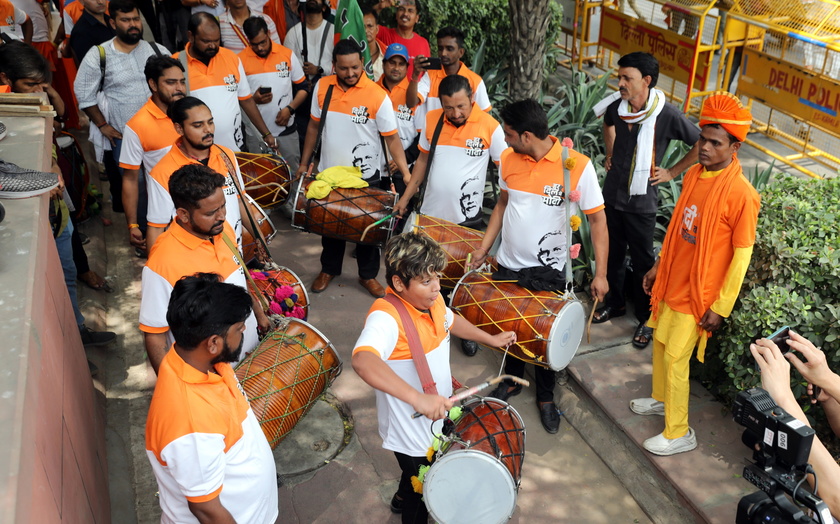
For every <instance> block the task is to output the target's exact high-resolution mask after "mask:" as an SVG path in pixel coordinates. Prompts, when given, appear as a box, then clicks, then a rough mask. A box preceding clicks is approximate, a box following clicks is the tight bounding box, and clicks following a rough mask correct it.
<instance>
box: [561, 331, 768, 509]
mask: <svg viewBox="0 0 840 524" xmlns="http://www.w3.org/2000/svg"><path fill="white" fill-rule="evenodd" d="M619 320H623V319H619ZM624 322H625V323H626V322H627V321H626V320H624ZM615 323H617V320H613V321H610V322H608V323H607V324H615ZM605 327H606V328H607V330H615V328H616V327H617V326H609V325H605ZM596 329H598V327H593V331H595V330H596ZM631 334H632V331H630V332H628V333H627V335H626V337H625V338H624V340H629V339H630V336H631ZM599 343H600V345H601V347H600V348H597V347H583V348H581V352H580V354H579V355H578V356H577V357H576V358H575V360H574V361H573V362H572V364H571V365H570V366H569V368H568V371H569V377H570V380H569V383H568V387H566V388H561V389H560V398H559V403H560V405H561V409H563V410H564V411H565V416H566V418H567V420H568V421H569V423H570V424H571V425H572V426H574V428H575V429H576V430H577V431H578V432H579V433H580V434H581V436H582V437H583V438H584V440H585V441H586V442H587V444H588V445H589V446H591V447H592V449H593V450H595V452H596V453H597V454H598V456H599V457H600V458H601V459H602V460H603V461H604V462H605V463H606V464H607V466H608V467H609V468H610V469H611V470H612V471H613V473H615V475H616V476H617V477H618V478H619V479H621V481H622V483H624V485H625V487H626V488H627V489H628V491H629V492H630V493H631V494H632V495H633V497H634V498H635V499H636V501H637V502H638V504H639V505H640V506H641V507H642V508H643V509H644V510H645V512H646V513H647V514H648V515H649V516H650V517H651V519H652V520H653V521H654V522H662V523H673V522H692V521H696V522H711V523H731V522H733V520H734V518H735V512H736V508H737V505H738V501H739V500H740V499H741V497H743V496H744V495H747V494H749V493H752V492H754V491H756V488H755V487H754V486H753V485H752V484H750V483H749V482H747V481H746V480H744V479H742V478H741V474H742V472H743V466H744V464H745V463H746V459H747V458H749V457H750V456H751V452H750V450H749V449H748V448H747V447H746V446H744V444H742V443H741V433H742V432H743V428H742V427H741V426H739V425H738V424H736V423H735V422H734V421H733V420H732V418H731V413H730V411H729V409H728V408H727V407H725V406H723V405H722V404H721V403H720V402H718V401H716V400H715V399H714V398H713V397H712V396H711V394H709V392H708V391H707V390H706V389H705V388H703V386H702V385H701V384H699V383H697V382H694V381H692V383H691V394H690V395H691V396H690V405H689V422H690V424H691V427H692V428H693V429H694V430H695V433H696V435H697V441H698V446H697V449H695V450H693V451H691V452H688V453H681V454H679V455H674V456H671V457H658V456H655V455H652V454H650V453H648V452H647V451H646V450H645V449H644V448H643V447H642V443H643V442H644V440H645V439H647V438H650V437H652V436H654V435H656V434H658V433H661V432H662V430H663V428H664V419H663V418H662V417H658V416H646V417H645V416H639V415H636V414H634V413H633V412H631V411H630V409H629V405H628V404H629V402H630V400H631V399H634V398H640V397H648V396H650V377H651V371H652V366H651V351H652V350H651V347H652V346H651V347H649V348H648V349H646V350H642V351H639V350H637V349H636V348H634V347H633V346H632V345H631V344H628V343H625V344H619V345H615V344H612V343H610V341H609V339H607V340H600V341H599ZM694 364H695V365H699V363H697V362H695V363H694Z"/></svg>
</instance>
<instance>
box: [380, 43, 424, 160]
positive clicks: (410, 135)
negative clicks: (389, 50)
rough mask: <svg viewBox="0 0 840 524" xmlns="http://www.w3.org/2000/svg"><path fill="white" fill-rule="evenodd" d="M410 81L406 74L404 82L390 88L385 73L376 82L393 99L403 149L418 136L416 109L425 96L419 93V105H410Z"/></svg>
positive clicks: (392, 103)
mask: <svg viewBox="0 0 840 524" xmlns="http://www.w3.org/2000/svg"><path fill="white" fill-rule="evenodd" d="M382 56H384V52H383V55H382ZM409 83H410V82H409V79H408V76H406V77H405V78H403V80H402V82H400V83H399V84H397V85H395V86H394V88H393V89H390V90H389V89H388V88H387V87H385V81H384V75H383V76H382V77H381V78H380V79H379V81H378V82H376V84H377V85H378V86H379V87H381V88H382V89H384V90H385V91H386V92H387V93H388V98H390V99H391V105H392V106H393V107H394V116H396V117H397V132H398V133H399V134H400V143H402V147H403V149H408V148H409V146H411V144H412V142H414V139H415V138H416V137H417V133H419V131H418V126H417V124H416V123H415V122H414V111H415V109H417V107H419V106H420V104H422V103H423V97H422V96H421V95H420V94H419V93H418V94H417V98H418V100H419V101H418V103H417V105H416V106H414V107H408V104H406V102H405V98H406V94H407V92H408V84H409Z"/></svg>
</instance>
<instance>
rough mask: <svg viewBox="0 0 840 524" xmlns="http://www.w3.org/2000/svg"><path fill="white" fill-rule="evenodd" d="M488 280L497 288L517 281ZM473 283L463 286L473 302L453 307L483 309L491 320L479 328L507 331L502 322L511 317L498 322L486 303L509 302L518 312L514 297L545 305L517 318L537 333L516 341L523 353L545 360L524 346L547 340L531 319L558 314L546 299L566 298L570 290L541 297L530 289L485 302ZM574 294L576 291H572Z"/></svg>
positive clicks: (541, 360)
mask: <svg viewBox="0 0 840 524" xmlns="http://www.w3.org/2000/svg"><path fill="white" fill-rule="evenodd" d="M487 282H489V283H491V284H493V286H494V287H496V289H498V286H496V283H516V281H515V280H488V281H487ZM472 284H473V283H472V282H464V283H463V287H464V290H465V291H466V292H467V294H468V295H469V297H470V299H472V301H473V302H472V303H463V304H461V305H460V306H457V307H453V308H452V309H454V310H456V311H458V310H459V309H460V308H461V307H464V306H473V305H474V306H476V307H478V309H479V311H481V312H482V313H483V314H484V316H485V317H487V319H488V320H489V322H476V323H475V326H476V327H478V328H481V327H484V326H495V327H496V328H498V329H499V331H505V329H504V328H503V327H502V325H501V323H502V322H509V321H510V319H507V320H503V321H500V322H497V321H496V320H495V319H494V318H493V316H492V315H491V314H490V312H488V311H487V309H486V308H485V307H484V306H485V304H492V303H495V302H507V303H508V304H510V306H511V307H512V308H513V310H514V311H517V312H518V311H519V308H517V307H516V304H514V302H513V301H514V299H515V300H526V299H535V300H537V301H538V303H539V304H540V305H541V306H543V309H542V311H540V312H538V313H537V314H533V315H529V316H521V317H518V318H517V320H520V319H521V320H522V321H524V322H525V323H526V324H527V325H528V327H529V328H531V331H532V332H533V333H535V335H534V338H531V339H523V340H517V341H516V342H515V344H516V345H517V346H518V347H519V348H520V349H521V350H522V352H523V353H525V355H526V356H527V357H529V358H532V359H534V360H537V361H539V362H543V361H544V360H545V357H544V356H542V355H536V354H535V353H533V352H532V351H530V350H529V349H528V348H527V347H525V346H524V344H527V343H530V342H545V341H546V339H545V338H544V337H543V336H542V334H540V332H539V330H538V329H537V328H536V327H535V326H534V325H533V323H532V322H531V319H540V318H544V315H554V316H558V314H557V313H554V312H553V311H552V310H551V308H549V307H547V306H546V305H545V302H544V300H564V298H563V297H566V296H568V292H567V293H565V294H562V295H561V294H558V295H557V296H556V297H551V298H546V297H541V296H538V295H535V294H533V293H531V292H530V290H528V291H529V294H528V295H525V296H523V297H509V296H502V297H500V298H491V299H488V300H486V301H484V302H479V301H478V300H477V299H476V298H475V297H474V296H473V294H472V292H471V291H470V287H471V286H472ZM522 289H527V288H522ZM572 296H574V292H572ZM508 351H509V349H506V350H505V357H507V353H508ZM502 364H503V365H504V361H503V362H502Z"/></svg>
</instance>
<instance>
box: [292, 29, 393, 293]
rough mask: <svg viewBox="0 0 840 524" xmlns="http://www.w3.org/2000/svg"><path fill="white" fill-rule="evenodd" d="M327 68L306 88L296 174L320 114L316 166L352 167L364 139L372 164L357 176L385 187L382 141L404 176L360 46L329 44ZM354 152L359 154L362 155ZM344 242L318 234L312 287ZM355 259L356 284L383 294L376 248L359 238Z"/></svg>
mask: <svg viewBox="0 0 840 524" xmlns="http://www.w3.org/2000/svg"><path fill="white" fill-rule="evenodd" d="M333 68H334V69H335V74H334V75H331V76H327V77H324V78H322V79H321V80H319V81H318V83H317V84H316V85H315V89H314V90H313V92H312V120H311V121H310V122H309V127H308V128H307V130H306V141H305V142H304V145H303V153H302V154H301V157H300V168H299V169H298V173H297V174H298V175H303V174H305V173H306V171H307V168H308V166H309V163H310V162H311V161H313V160H314V161H318V159H313V158H312V156H313V153H314V151H315V145H316V143H317V141H318V133H319V122H320V121H321V119H326V121H325V122H324V125H323V136H322V137H321V141H322V144H323V147H322V148H321V158H320V161H319V164H318V167H319V168H320V170H322V171H323V170H325V169H327V168H328V167H333V166H350V165H356V166H357V167H358V166H359V165H361V162H360V161H359V160H356V161H355V162H354V152H353V150H354V146H356V145H357V144H362V143H364V142H367V143H368V144H369V146H367V147H368V148H369V149H370V150H371V151H372V156H373V157H375V158H374V159H373V162H371V163H370V166H371V167H373V168H377V169H367V170H365V169H363V170H362V177H363V178H364V180H365V182H367V183H368V184H369V185H371V186H374V187H375V186H380V185H382V186H384V187H383V189H387V188H388V187H390V184H384V183H383V182H384V181H383V179H381V178H380V172H379V169H378V166H381V165H382V164H383V163H382V155H383V154H384V152H383V151H382V146H381V144H382V142H383V141H384V143H385V145H387V147H388V150H389V151H390V153H391V158H392V159H393V160H394V162H396V164H397V166H398V167H399V170H400V172H401V173H402V175H403V177H406V178H407V177H409V173H408V166H407V165H406V163H405V152H404V151H403V148H402V144H401V143H400V137H399V135H398V134H397V119H396V117H395V116H394V109H393V107H392V106H391V100H390V99H389V98H388V95H387V93H385V91H384V90H383V89H382V88H381V87H379V86H378V85H376V84H375V83H373V81H371V80H370V79H369V78H368V77H367V75H365V69H364V64H363V63H362V50H361V49H360V48H359V46H358V45H356V43H354V42H353V41H351V40H340V41H339V42H338V43H337V44H336V45H335V49H334V50H333ZM330 89H332V91H333V92H332V94H331V96H330V100H329V103H328V104H325V100H326V95H327V93H328V92H329V91H330ZM325 105H327V110H326V111H324V106H325ZM380 137H381V138H380ZM357 153H358V151H357ZM359 154H361V153H359ZM364 155H367V153H365V154H364ZM359 158H360V159H361V160H364V158H363V157H359ZM345 245H346V242H345V241H344V240H338V239H335V238H327V237H321V246H322V247H323V250H322V251H321V272H320V273H319V274H318V276H317V277H316V278H315V282H314V283H313V284H312V291H314V292H315V293H320V292H322V291H324V290H325V289H327V286H329V285H330V282H331V281H332V279H334V278H335V277H337V276H338V275H340V274H341V267H342V265H343V259H344V248H345ZM356 262H357V264H358V266H359V284H361V285H362V287H364V288H365V289H366V290H367V291H368V293H370V294H371V295H373V296H374V297H381V296H384V295H385V289H384V288H383V287H382V285H381V284H379V282H377V281H376V276H377V274H379V248H377V247H376V246H371V245H364V244H359V245H358V246H357V247H356Z"/></svg>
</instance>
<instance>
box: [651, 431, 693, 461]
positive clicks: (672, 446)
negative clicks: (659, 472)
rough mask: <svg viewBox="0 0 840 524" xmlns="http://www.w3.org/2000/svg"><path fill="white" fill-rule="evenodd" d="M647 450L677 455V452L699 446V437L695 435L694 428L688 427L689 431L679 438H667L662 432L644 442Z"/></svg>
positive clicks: (660, 453)
mask: <svg viewBox="0 0 840 524" xmlns="http://www.w3.org/2000/svg"><path fill="white" fill-rule="evenodd" d="M643 445H644V447H645V449H646V450H648V451H650V452H651V453H653V454H654V455H661V456H663V457H667V456H669V455H676V454H677V453H685V452H686V451H691V450H692V449H694V448H696V447H697V438H696V437H695V436H694V430H693V429H691V428H688V433H686V434H685V435H683V436H682V437H679V438H665V437H664V436H663V435H662V433H660V434H659V435H656V436H655V437H651V438H649V439H647V440H646V441H645V442H644V444H643Z"/></svg>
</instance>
